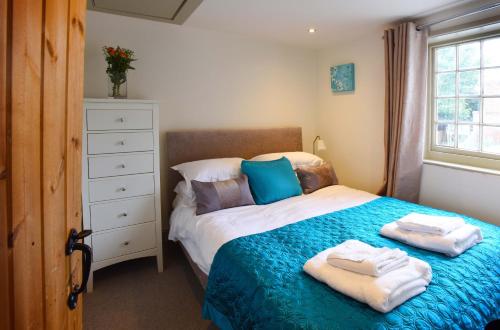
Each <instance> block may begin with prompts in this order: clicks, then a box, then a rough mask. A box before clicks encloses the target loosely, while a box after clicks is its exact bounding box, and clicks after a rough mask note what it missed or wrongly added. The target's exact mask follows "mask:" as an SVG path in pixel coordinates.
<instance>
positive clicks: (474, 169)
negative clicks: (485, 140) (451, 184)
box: [424, 159, 500, 176]
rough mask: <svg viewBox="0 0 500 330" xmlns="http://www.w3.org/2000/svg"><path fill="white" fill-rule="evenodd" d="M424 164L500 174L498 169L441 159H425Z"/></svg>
mask: <svg viewBox="0 0 500 330" xmlns="http://www.w3.org/2000/svg"><path fill="white" fill-rule="evenodd" d="M424 164H428V165H436V166H441V167H447V168H452V169H455V170H462V171H467V172H475V173H482V174H489V175H498V176H500V171H497V170H490V169H487V168H481V167H475V166H467V165H461V164H455V163H447V162H441V161H437V160H432V159H424Z"/></svg>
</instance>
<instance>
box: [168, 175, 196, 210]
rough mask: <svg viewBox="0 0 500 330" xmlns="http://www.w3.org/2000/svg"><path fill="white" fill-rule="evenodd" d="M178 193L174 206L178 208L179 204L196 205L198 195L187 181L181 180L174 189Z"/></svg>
mask: <svg viewBox="0 0 500 330" xmlns="http://www.w3.org/2000/svg"><path fill="white" fill-rule="evenodd" d="M174 192H175V193H176V194H177V195H176V196H175V199H174V201H173V203H172V206H173V207H174V208H176V207H177V206H181V205H183V206H190V207H191V206H196V197H195V195H194V192H193V189H189V187H188V185H187V184H186V181H184V180H182V181H180V182H179V183H178V184H177V185H176V186H175V189H174Z"/></svg>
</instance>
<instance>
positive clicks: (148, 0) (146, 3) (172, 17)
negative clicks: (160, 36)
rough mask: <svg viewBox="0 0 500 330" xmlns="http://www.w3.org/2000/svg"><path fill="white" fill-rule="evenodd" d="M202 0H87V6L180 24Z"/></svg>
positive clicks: (91, 8)
mask: <svg viewBox="0 0 500 330" xmlns="http://www.w3.org/2000/svg"><path fill="white" fill-rule="evenodd" d="M202 1H203V0H140V1H137V0H87V8H88V9H90V10H96V11H103V12H107V13H112V14H118V15H124V16H133V17H139V18H145V19H150V20H156V21H163V22H168V23H173V24H182V23H184V21H185V20H186V19H187V18H188V17H189V15H191V13H192V12H193V11H194V10H195V9H196V8H197V7H198V5H199V4H200V3H201V2H202Z"/></svg>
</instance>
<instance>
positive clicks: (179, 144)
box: [166, 127, 302, 217]
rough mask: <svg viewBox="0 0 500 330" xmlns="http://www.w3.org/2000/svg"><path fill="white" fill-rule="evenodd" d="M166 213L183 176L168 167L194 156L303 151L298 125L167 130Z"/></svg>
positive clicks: (245, 156) (254, 154)
mask: <svg viewBox="0 0 500 330" xmlns="http://www.w3.org/2000/svg"><path fill="white" fill-rule="evenodd" d="M166 138H167V148H166V149H167V166H168V173H167V196H166V198H167V215H168V217H170V211H171V206H172V201H173V200H174V198H175V193H174V188H175V186H176V185H177V183H178V182H179V181H180V180H181V179H182V177H181V176H180V175H179V173H177V172H176V171H174V170H172V169H171V168H170V167H172V166H174V165H177V164H181V163H185V162H191V161H195V160H201V159H209V158H224V157H241V158H246V159H249V158H252V157H254V156H257V155H260V154H264V153H270V152H281V151H302V129H301V128H300V127H287V128H264V129H218V130H186V131H173V132H167V137H166Z"/></svg>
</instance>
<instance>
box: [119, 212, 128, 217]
mask: <svg viewBox="0 0 500 330" xmlns="http://www.w3.org/2000/svg"><path fill="white" fill-rule="evenodd" d="M120 216H122V217H126V216H128V214H127V212H123V213H122V214H120Z"/></svg>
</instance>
